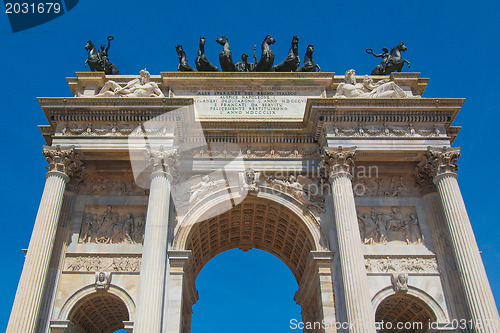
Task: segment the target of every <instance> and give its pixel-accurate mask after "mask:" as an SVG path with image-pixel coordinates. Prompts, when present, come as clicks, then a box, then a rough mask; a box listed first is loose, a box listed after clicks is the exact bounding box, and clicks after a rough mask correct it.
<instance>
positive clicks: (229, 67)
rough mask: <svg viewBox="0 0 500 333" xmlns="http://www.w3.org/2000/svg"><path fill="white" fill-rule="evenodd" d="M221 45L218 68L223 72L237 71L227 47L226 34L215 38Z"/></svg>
mask: <svg viewBox="0 0 500 333" xmlns="http://www.w3.org/2000/svg"><path fill="white" fill-rule="evenodd" d="M215 41H216V42H217V43H219V44H220V45H222V51H221V52H220V53H219V62H220V68H221V69H222V71H223V72H237V71H238V70H237V69H236V65H235V64H234V61H233V54H232V53H231V49H230V47H229V40H228V39H227V37H226V36H222V37H220V38H217V39H216V40H215Z"/></svg>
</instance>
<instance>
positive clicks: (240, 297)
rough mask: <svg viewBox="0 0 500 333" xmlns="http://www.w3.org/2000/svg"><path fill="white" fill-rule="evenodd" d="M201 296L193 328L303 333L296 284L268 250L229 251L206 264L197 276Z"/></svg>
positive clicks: (222, 331) (225, 332) (202, 331)
mask: <svg viewBox="0 0 500 333" xmlns="http://www.w3.org/2000/svg"><path fill="white" fill-rule="evenodd" d="M196 287H197V289H198V293H199V296H200V300H199V301H198V302H197V303H196V304H195V305H194V306H193V318H192V322H191V332H192V333H205V332H218V333H233V332H241V333H254V332H262V333H265V332H269V333H271V332H288V331H290V332H302V330H293V331H292V330H290V320H291V319H294V318H295V319H298V320H300V319H301V313H300V312H301V308H300V306H299V305H298V304H297V303H296V302H295V301H294V300H293V297H294V294H295V291H296V290H297V289H298V285H297V282H296V280H295V278H294V276H293V274H292V273H291V272H290V270H289V268H288V267H287V266H286V265H285V264H284V263H283V262H282V261H281V260H279V259H278V258H276V257H275V256H273V255H272V254H269V253H267V252H265V251H262V250H258V249H252V250H250V251H248V252H242V251H240V250H238V249H232V250H228V251H226V252H223V253H221V254H219V255H217V256H216V257H215V258H213V259H212V260H210V262H209V263H208V264H207V265H205V267H203V269H202V270H201V272H200V274H199V275H198V277H197V279H196Z"/></svg>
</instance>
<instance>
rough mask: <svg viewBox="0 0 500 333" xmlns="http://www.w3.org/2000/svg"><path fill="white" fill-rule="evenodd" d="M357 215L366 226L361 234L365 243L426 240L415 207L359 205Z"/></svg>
mask: <svg viewBox="0 0 500 333" xmlns="http://www.w3.org/2000/svg"><path fill="white" fill-rule="evenodd" d="M357 215H358V220H359V221H360V223H361V222H362V224H363V227H364V230H363V233H362V234H361V236H362V241H363V244H379V243H382V244H385V243H387V242H389V241H401V242H405V243H406V244H423V242H424V239H423V235H422V231H421V229H420V222H419V220H418V218H417V214H416V213H415V208H414V207H395V206H393V207H390V208H389V207H358V211H357Z"/></svg>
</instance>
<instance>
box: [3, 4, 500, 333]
mask: <svg viewBox="0 0 500 333" xmlns="http://www.w3.org/2000/svg"><path fill="white" fill-rule="evenodd" d="M499 16H500V4H499V3H498V1H493V0H491V1H481V0H480V1H474V2H470V1H451V0H442V1H429V0H419V1H413V0H412V1H400V2H393V1H332V0H331V1H324V2H323V1H316V2H299V1H293V0H288V1H281V0H278V1H273V2H270V1H262V0H257V1H245V2H228V1H210V2H207V1H204V2H196V1H194V2H181V1H176V2H170V1H157V2H156V1H155V2H153V1H151V2H142V3H140V4H139V3H138V2H135V1H134V2H133V1H123V0H122V1H114V0H107V1H93V0H87V1H81V2H80V3H79V4H78V5H77V6H76V7H75V8H74V9H73V10H72V11H70V12H68V13H67V14H65V15H63V16H61V17H59V18H58V19H55V20H53V21H51V22H49V23H47V24H44V25H41V26H38V27H35V28H33V29H30V30H26V31H23V32H19V33H15V34H13V33H12V32H11V30H10V26H9V23H8V20H7V16H6V14H4V13H2V14H0V38H1V41H2V54H1V56H0V60H1V61H0V66H1V67H0V68H1V71H2V80H0V92H1V99H0V103H1V108H0V110H2V113H3V114H4V115H5V118H4V125H3V129H2V131H3V133H4V139H5V140H4V143H3V154H2V157H1V158H2V163H1V164H0V168H1V172H0V175H1V177H2V185H3V191H2V200H1V202H2V205H3V210H2V217H3V224H2V231H3V235H4V236H3V237H2V238H3V239H2V241H1V242H0V247H1V248H0V253H2V256H3V260H2V262H3V265H4V270H3V274H2V275H1V276H0V282H1V283H0V288H1V294H2V295H3V297H2V299H1V300H0V331H3V330H4V329H5V327H6V325H7V320H8V317H9V314H10V308H11V306H12V302H13V299H14V293H15V290H16V287H17V282H18V280H19V276H20V274H21V269H22V265H23V254H22V252H21V249H23V248H27V246H28V242H29V238H30V236H31V230H32V228H33V223H34V220H35V216H36V212H37V209H38V203H39V200H40V197H41V193H42V190H43V184H44V181H45V176H44V175H45V169H44V168H45V165H46V162H45V161H44V159H43V157H42V154H41V145H42V144H44V141H43V139H42V136H41V135H40V133H39V131H38V129H37V127H36V126H37V125H39V124H47V120H46V119H45V117H44V115H43V112H42V110H41V108H40V107H39V105H38V103H37V101H36V97H38V96H70V90H69V88H68V86H67V82H66V77H69V76H74V75H75V74H74V73H75V72H76V71H85V70H86V69H85V68H84V67H83V63H84V61H85V59H86V57H87V54H86V51H85V50H84V46H85V43H86V41H87V40H88V39H91V40H92V41H94V43H96V44H101V43H104V42H105V40H106V36H108V35H114V36H115V40H114V41H113V43H112V46H111V49H110V52H109V57H110V60H111V61H112V62H113V63H115V64H116V65H117V66H118V68H119V69H120V71H121V73H122V74H138V73H139V71H140V70H141V69H143V68H145V67H146V68H147V69H148V70H149V71H150V72H151V74H159V73H160V72H162V71H175V70H176V68H177V54H176V52H175V45H177V44H182V45H183V46H184V50H185V51H186V52H187V56H188V59H189V61H190V63H191V65H193V66H194V58H195V56H196V50H197V47H198V41H199V37H200V36H205V37H206V38H207V43H206V46H205V50H206V53H207V56H208V58H209V59H210V60H211V61H212V62H213V63H218V61H217V57H218V53H219V52H220V46H219V45H218V44H216V43H215V38H217V37H220V36H222V35H226V36H228V37H229V40H230V42H231V49H232V51H233V56H234V58H235V60H236V59H238V58H239V55H240V54H241V53H249V54H251V53H252V52H253V45H254V44H257V45H260V43H261V42H262V39H263V38H264V36H265V35H266V34H272V35H273V37H274V38H276V40H277V43H276V44H275V45H274V46H273V50H274V52H275V54H276V61H277V62H279V61H281V60H283V59H284V57H285V56H286V54H287V51H288V48H289V45H290V41H291V38H292V36H293V35H294V34H297V35H298V36H299V37H300V44H299V47H300V56H301V57H303V54H304V52H305V48H306V46H307V44H314V46H315V54H314V58H315V60H316V62H317V63H318V64H319V65H320V66H321V68H322V70H323V71H328V72H336V73H337V74H343V73H344V72H345V71H346V70H348V69H351V68H354V69H356V72H357V73H358V74H368V73H370V72H371V70H372V68H373V67H374V66H375V65H376V64H377V60H376V59H375V58H373V57H372V56H370V55H368V54H366V53H365V49H366V48H373V49H374V50H375V51H376V52H379V51H380V50H381V48H382V47H383V46H386V47H388V48H389V49H390V48H391V47H393V46H395V45H396V44H397V43H399V42H400V41H404V42H405V44H406V45H407V47H408V51H407V52H406V54H405V55H404V56H405V58H406V59H408V60H409V61H411V64H412V67H411V71H415V72H421V76H422V77H428V78H430V82H429V85H428V87H427V90H426V92H425V94H424V97H464V98H466V99H467V100H466V102H465V104H464V107H463V109H462V111H461V113H460V114H459V116H458V117H457V118H456V120H455V122H454V125H458V126H464V128H463V129H462V131H461V132H460V135H459V137H458V139H457V140H456V141H455V144H454V145H455V146H462V147H463V150H462V157H461V158H460V160H459V166H460V171H459V183H460V186H461V190H462V193H463V196H464V199H465V203H466V205H467V208H468V212H469V216H470V218H471V221H472V225H473V228H474V231H475V235H476V239H477V241H478V244H479V248H480V250H481V251H482V257H483V261H484V263H485V266H486V270H487V272H488V276H489V279H490V283H491V286H492V289H493V292H494V295H495V297H496V299H497V302H498V301H499V300H500V279H498V278H497V276H498V275H499V274H500V254H499V249H500V244H499V239H500V229H499V228H498V227H497V223H498V222H499V221H498V216H499V212H498V206H499V205H498V188H499V180H498V171H497V165H498V163H499V157H498V152H499V149H498V146H497V143H496V142H495V141H496V140H497V132H498V129H497V128H498V125H497V124H498V123H499V120H500V102H499V98H498V97H497V96H499V89H500V86H499V85H498V80H497V78H496V76H497V75H498V74H499V63H500V61H499V57H498V53H499V52H500V46H499V45H500V43H499V42H500V38H499V36H500V29H499V26H498V22H499V21H500V17H499ZM87 70H88V69H87ZM404 70H405V71H409V70H408V68H405V69H404ZM235 259H236V261H235ZM220 271H222V272H224V275H223V277H222V278H221V279H215V275H216V273H217V272H220ZM263 272H266V273H265V274H264V273H263ZM267 272H270V274H268V273H267ZM267 275H269V276H267ZM285 280H286V281H287V282H286V283H284V282H282V281H285ZM197 285H198V289H199V292H200V297H201V298H203V297H204V296H205V295H206V298H205V300H208V299H210V302H207V301H204V300H202V299H200V301H199V303H198V304H197V305H195V307H194V311H195V313H194V316H193V320H194V321H193V332H209V327H217V326H214V325H216V320H219V322H223V323H225V324H227V327H229V330H228V331H227V332H235V331H238V332H244V330H245V329H247V330H248V332H255V331H259V332H284V331H286V328H287V327H288V325H287V323H282V322H280V321H279V320H277V318H285V321H286V320H287V318H292V317H293V316H298V313H299V312H300V309H298V307H297V306H296V305H294V302H293V300H292V298H293V294H294V292H295V290H296V284H295V282H294V280H293V275H292V274H291V272H290V271H288V270H287V269H286V266H284V264H282V263H281V262H279V260H278V259H276V258H274V257H273V256H271V255H269V254H266V253H263V252H261V251H257V250H253V251H250V252H247V253H243V252H241V251H236V250H234V251H230V252H228V253H224V254H222V255H220V256H218V257H216V259H214V260H213V261H212V262H210V263H209V264H208V265H207V266H206V267H205V269H204V270H203V271H202V272H201V274H200V277H199V279H198V281H197ZM218 288H219V290H220V289H223V290H226V291H227V292H226V293H225V294H224V297H218V298H216V299H212V298H211V297H210V296H211V295H213V294H214V290H218ZM249 291H252V292H249ZM262 295H268V297H267V298H266V297H261V296H262ZM274 296H276V297H274ZM230 297H234V298H232V299H233V301H230V300H231V298H230ZM212 300H213V302H212ZM276 300H279V301H282V300H284V301H285V302H284V303H273V302H274V301H276ZM235 302H239V303H235ZM236 304H239V305H244V306H243V307H240V308H237V307H236ZM223 309H225V310H223ZM235 309H240V312H241V313H240V315H234V313H235ZM281 314H285V315H284V316H281ZM243 315H245V316H246V317H245V318H247V319H243ZM209 316H212V317H213V316H215V317H214V318H216V319H213V321H212V322H207V321H206V318H208V317H209ZM248 320H259V325H260V328H259V329H258V330H255V329H252V327H249V326H250V325H247V324H246V322H247V321H248ZM235 325H239V326H235ZM283 325H285V326H283ZM235 327H238V329H237V330H236V329H235ZM214 331H217V332H223V330H222V328H221V327H220V326H218V327H217V329H216V330H214Z"/></svg>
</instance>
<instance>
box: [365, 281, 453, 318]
mask: <svg viewBox="0 0 500 333" xmlns="http://www.w3.org/2000/svg"><path fill="white" fill-rule="evenodd" d="M395 295H399V296H401V299H402V300H403V299H407V300H409V301H410V300H411V298H413V299H414V300H418V302H420V303H421V304H422V305H425V306H427V307H428V310H430V311H431V312H432V315H433V316H434V318H430V319H431V320H435V321H438V322H447V321H448V317H447V315H446V312H445V311H444V310H443V308H442V307H441V306H440V305H439V304H438V302H437V301H436V300H435V299H434V298H433V297H432V296H430V295H429V294H427V293H426V292H425V291H423V290H421V289H419V288H416V287H413V286H410V285H409V286H408V291H407V292H399V293H396V292H395V291H394V289H393V288H392V287H391V286H389V287H386V288H384V289H382V290H380V291H379V292H378V293H377V294H375V296H374V297H373V298H372V307H373V313H374V315H375V316H376V315H377V310H379V306H380V305H381V304H382V303H383V302H384V301H386V300H387V299H388V298H390V297H391V296H395Z"/></svg>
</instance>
